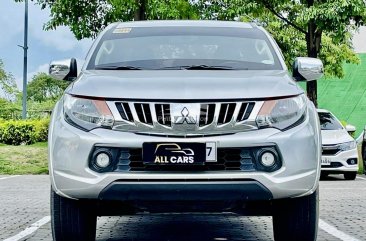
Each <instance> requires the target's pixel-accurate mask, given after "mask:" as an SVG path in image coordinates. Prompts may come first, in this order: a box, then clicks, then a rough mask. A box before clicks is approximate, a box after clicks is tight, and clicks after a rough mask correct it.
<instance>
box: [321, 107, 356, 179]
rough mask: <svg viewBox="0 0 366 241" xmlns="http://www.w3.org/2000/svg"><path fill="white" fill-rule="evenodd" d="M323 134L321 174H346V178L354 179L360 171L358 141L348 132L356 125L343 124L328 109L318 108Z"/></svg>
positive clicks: (353, 129)
mask: <svg viewBox="0 0 366 241" xmlns="http://www.w3.org/2000/svg"><path fill="white" fill-rule="evenodd" d="M318 114H319V119H320V128H321V135H322V146H323V152H322V160H321V162H322V163H321V166H322V167H321V174H322V176H323V177H325V176H327V175H328V174H344V178H345V179H346V180H354V179H355V178H356V175H357V171H358V152H357V144H356V141H355V140H354V139H353V138H352V137H351V136H350V135H349V133H348V132H352V131H355V127H353V126H351V125H348V126H346V128H345V127H343V126H342V124H341V122H340V121H339V120H338V119H337V118H336V117H335V116H334V115H333V114H332V113H331V112H330V111H328V110H323V109H318Z"/></svg>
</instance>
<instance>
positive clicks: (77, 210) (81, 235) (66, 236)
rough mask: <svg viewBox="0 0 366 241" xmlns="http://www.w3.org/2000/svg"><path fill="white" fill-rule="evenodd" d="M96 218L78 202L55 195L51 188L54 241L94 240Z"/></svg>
mask: <svg viewBox="0 0 366 241" xmlns="http://www.w3.org/2000/svg"><path fill="white" fill-rule="evenodd" d="M96 224H97V216H96V215H95V214H94V213H93V207H91V206H90V205H89V204H88V203H86V202H84V201H80V200H72V199H68V198H64V197H61V196H59V195H57V194H56V193H55V192H54V191H53V190H52V188H51V226H52V236H53V240H55V241H81V240H83V241H91V240H95V234H96Z"/></svg>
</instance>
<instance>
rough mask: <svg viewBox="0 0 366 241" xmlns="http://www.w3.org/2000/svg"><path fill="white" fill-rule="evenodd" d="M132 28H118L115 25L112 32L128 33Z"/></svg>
mask: <svg viewBox="0 0 366 241" xmlns="http://www.w3.org/2000/svg"><path fill="white" fill-rule="evenodd" d="M131 30H132V28H119V27H117V28H116V29H115V30H113V33H130V32H131Z"/></svg>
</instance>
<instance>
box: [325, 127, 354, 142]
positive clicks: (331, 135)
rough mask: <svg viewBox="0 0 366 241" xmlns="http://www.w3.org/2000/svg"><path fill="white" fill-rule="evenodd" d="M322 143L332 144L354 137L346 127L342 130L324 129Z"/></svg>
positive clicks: (347, 140)
mask: <svg viewBox="0 0 366 241" xmlns="http://www.w3.org/2000/svg"><path fill="white" fill-rule="evenodd" d="M321 133H322V144H323V145H332V144H339V143H344V142H350V141H353V140H354V139H353V138H352V137H351V136H350V135H349V134H348V132H347V131H346V130H345V129H342V130H322V131H321Z"/></svg>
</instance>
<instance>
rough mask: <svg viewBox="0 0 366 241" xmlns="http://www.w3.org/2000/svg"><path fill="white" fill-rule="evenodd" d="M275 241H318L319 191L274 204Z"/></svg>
mask: <svg viewBox="0 0 366 241" xmlns="http://www.w3.org/2000/svg"><path fill="white" fill-rule="evenodd" d="M274 208H275V209H274V213H273V232H274V240H275V241H289V240H296V241H316V238H317V234H318V220H319V191H318V189H317V190H316V191H315V192H314V193H313V194H311V195H309V196H305V197H300V198H292V199H283V200H278V201H276V202H275V203H274Z"/></svg>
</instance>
